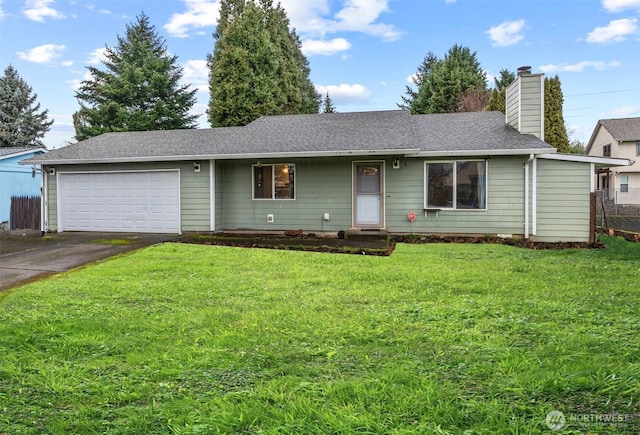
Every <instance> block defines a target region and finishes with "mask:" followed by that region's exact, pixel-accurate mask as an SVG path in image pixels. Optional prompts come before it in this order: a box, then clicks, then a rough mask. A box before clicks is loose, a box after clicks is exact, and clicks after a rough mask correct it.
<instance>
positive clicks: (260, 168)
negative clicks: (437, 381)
mask: <svg viewBox="0 0 640 435" xmlns="http://www.w3.org/2000/svg"><path fill="white" fill-rule="evenodd" d="M253 199H295V165H286V164H285V165H254V166H253Z"/></svg>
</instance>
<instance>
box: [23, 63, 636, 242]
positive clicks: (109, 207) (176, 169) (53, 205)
mask: <svg viewBox="0 0 640 435" xmlns="http://www.w3.org/2000/svg"><path fill="white" fill-rule="evenodd" d="M543 83H544V81H543V77H542V75H541V74H537V75H534V74H525V75H523V76H521V77H519V78H518V80H517V82H516V83H515V84H514V85H513V86H512V87H511V88H510V91H509V92H508V98H509V104H508V110H507V119H508V120H509V122H510V123H511V124H514V126H515V127H518V128H521V129H523V130H525V131H528V130H526V129H525V126H526V128H532V127H531V126H533V129H534V130H536V126H537V134H540V133H541V132H542V130H543V127H542V124H541V123H542V118H541V116H542V113H543V111H542V107H541V104H542V100H541V96H542V95H543V93H541V91H542V92H543V89H542V88H541V86H543V85H542V84H543ZM512 94H515V96H514V95H512ZM532 103H533V106H536V105H537V108H535V107H534V108H533V109H534V110H531V109H532ZM514 111H515V113H514ZM540 137H542V136H540ZM28 163H39V164H42V165H44V171H43V174H44V196H45V198H46V200H45V203H44V205H45V208H46V211H45V215H46V219H45V230H48V231H124V232H164V233H183V232H216V231H232V230H246V231H269V230H279V231H282V230H288V229H289V230H298V229H302V230H304V231H305V232H312V233H321V232H337V231H340V230H345V231H346V230H350V229H356V230H361V231H372V232H384V231H387V232H389V233H423V234H461V235H485V234H499V235H504V236H514V237H525V238H531V239H533V240H535V241H550V242H556V241H582V242H588V241H590V240H592V237H593V234H594V231H593V228H594V225H595V222H594V217H592V215H591V213H590V207H591V205H592V201H593V199H592V197H593V195H591V193H590V192H592V186H593V183H592V181H593V174H594V170H595V167H597V166H601V165H605V166H613V165H617V164H627V163H628V162H627V161H623V160H620V159H611V158H594V157H587V156H575V155H561V154H556V153H555V149H554V148H552V147H551V146H550V145H548V144H547V143H545V142H544V141H542V140H540V139H539V138H538V137H536V136H534V135H532V134H521V133H520V132H519V131H518V130H516V128H514V127H512V126H510V125H508V124H507V123H505V115H504V114H502V113H500V112H478V113H453V114H436V115H411V114H410V113H409V112H407V111H401V110H395V111H380V112H359V113H326V114H316V115H290V116H265V117H261V118H259V119H257V120H256V121H254V122H252V123H250V124H249V125H247V126H244V127H228V128H216V129H200V130H171V131H146V132H126V133H106V134H103V135H101V136H98V137H94V138H91V139H88V140H85V141H82V142H79V143H77V144H73V145H69V146H67V147H64V148H60V149H56V150H53V151H51V152H49V153H47V155H45V156H40V157H35V158H33V159H31V160H30V161H29V162H28Z"/></svg>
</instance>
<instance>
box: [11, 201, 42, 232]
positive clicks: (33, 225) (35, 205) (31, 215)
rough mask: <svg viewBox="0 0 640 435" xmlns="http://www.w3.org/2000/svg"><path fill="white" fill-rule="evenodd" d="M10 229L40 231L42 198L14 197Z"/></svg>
mask: <svg viewBox="0 0 640 435" xmlns="http://www.w3.org/2000/svg"><path fill="white" fill-rule="evenodd" d="M9 229H11V230H17V229H21V230H23V229H28V230H39V229H40V197H39V196H12V197H11V211H10V215H9Z"/></svg>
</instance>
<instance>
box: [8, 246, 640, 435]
mask: <svg viewBox="0 0 640 435" xmlns="http://www.w3.org/2000/svg"><path fill="white" fill-rule="evenodd" d="M605 241H606V243H607V244H608V247H607V249H605V250H564V251H537V250H529V249H521V248H514V247H510V246H501V245H456V244H428V245H405V244H399V245H398V246H397V247H396V249H395V251H394V253H393V254H392V255H391V256H390V257H373V256H358V255H343V254H322V253H312V252H292V251H276V250H262V249H244V248H231V247H219V246H202V245H187V244H170V243H169V244H164V245H159V246H154V247H151V248H147V249H144V250H141V251H137V252H135V253H133V254H131V255H125V256H122V257H119V258H116V259H113V260H110V261H106V262H103V263H100V264H97V265H94V266H91V267H87V268H83V269H80V270H77V271H73V272H70V273H66V274H62V275H59V276H56V277H53V278H50V279H47V280H45V281H41V282H37V283H33V284H30V285H27V286H24V287H21V288H18V289H16V290H14V291H12V292H10V293H6V294H2V295H0V411H1V412H0V434H5V433H6V434H18V433H43V432H46V433H61V434H62V433H64V434H67V433H79V434H86V433H132V434H133V433H216V432H220V433H269V434H276V433H277V434H280V433H302V434H312V433H422V434H446V433H452V434H463V433H466V434H473V435H476V434H505V433H506V434H537V433H550V432H551V431H550V430H549V428H548V426H547V424H546V423H545V418H546V416H547V414H548V413H549V412H551V411H554V410H558V411H561V412H563V413H564V416H565V418H566V421H565V424H564V426H563V427H562V429H561V430H559V431H558V432H554V433H572V434H577V433H587V432H594V433H637V432H639V431H640V405H639V400H640V244H632V243H629V242H625V241H623V240H622V239H618V238H605ZM603 419H609V420H612V419H613V420H615V421H614V422H607V421H603ZM554 422H557V419H556V420H553V421H552V423H554ZM465 431H466V432H465Z"/></svg>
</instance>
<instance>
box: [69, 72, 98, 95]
mask: <svg viewBox="0 0 640 435" xmlns="http://www.w3.org/2000/svg"><path fill="white" fill-rule="evenodd" d="M89 80H93V76H92V75H91V73H90V72H89V71H88V70H85V71H84V75H83V76H82V78H81V79H73V80H67V83H69V84H70V85H71V89H73V90H74V91H77V90H79V89H80V85H81V84H82V82H83V81H89Z"/></svg>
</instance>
